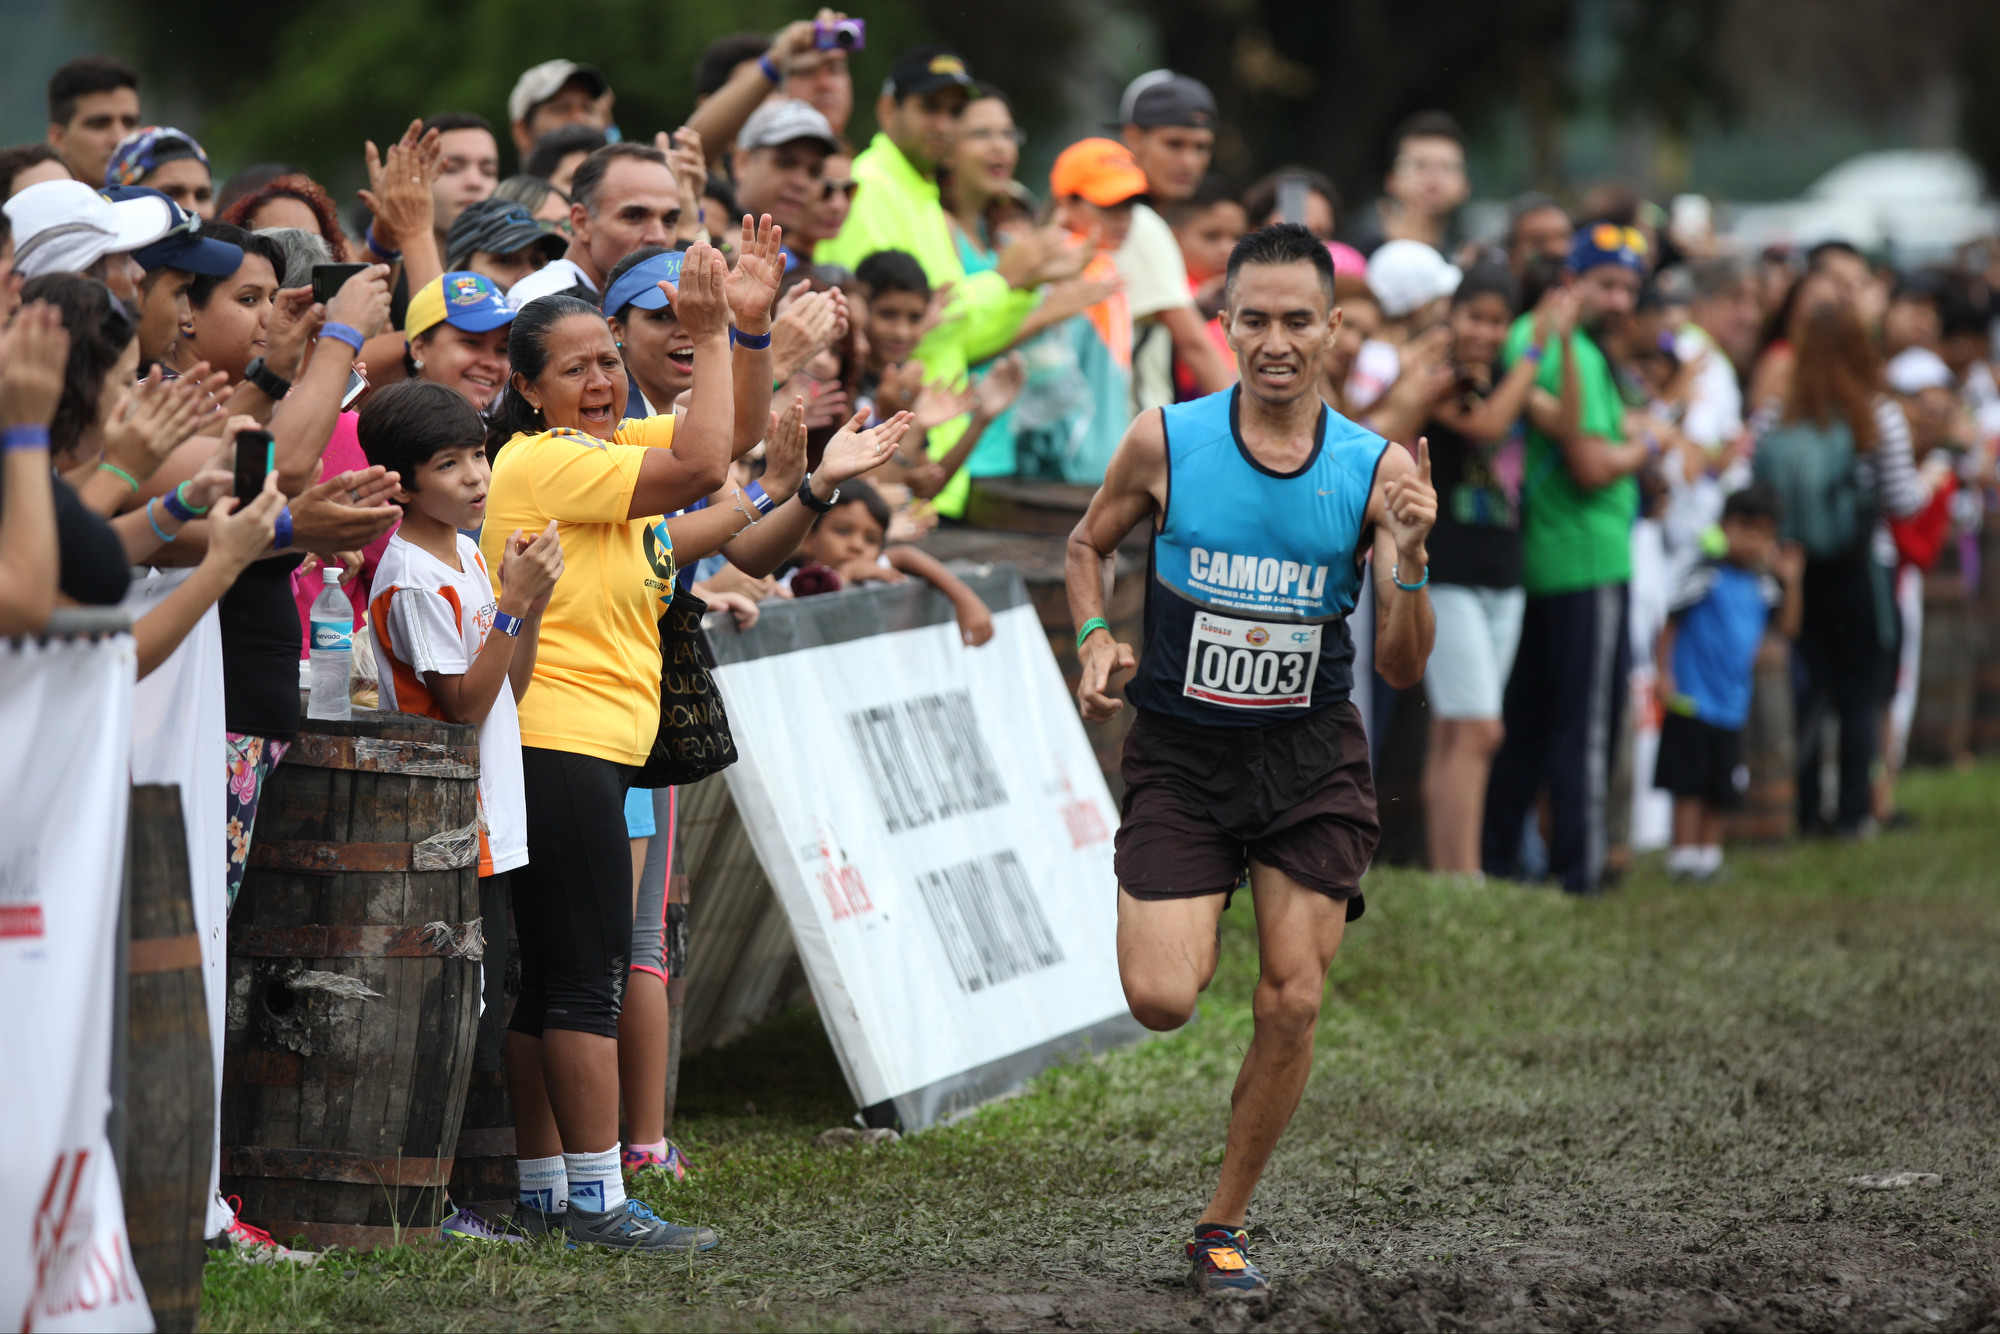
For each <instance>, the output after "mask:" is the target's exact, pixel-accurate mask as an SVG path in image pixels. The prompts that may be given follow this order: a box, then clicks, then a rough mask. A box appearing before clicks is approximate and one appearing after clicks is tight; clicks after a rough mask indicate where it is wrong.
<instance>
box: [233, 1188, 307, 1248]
mask: <svg viewBox="0 0 2000 1334" xmlns="http://www.w3.org/2000/svg"><path fill="white" fill-rule="evenodd" d="M222 1236H223V1239H224V1241H225V1243H226V1244H227V1246H228V1249H229V1250H230V1252H231V1253H232V1254H234V1255H235V1256H236V1257H237V1258H238V1259H242V1260H248V1261H249V1262H250V1263H251V1264H258V1265H269V1264H295V1265H316V1264H318V1263H319V1253H318V1252H317V1251H295V1250H293V1249H292V1248H291V1247H289V1246H284V1245H280V1244H279V1242H278V1239H277V1238H276V1237H273V1236H272V1235H271V1234H270V1233H268V1232H266V1231H265V1230H264V1229H263V1228H261V1227H252V1226H250V1224H248V1223H246V1222H244V1221H243V1197H242V1196H241V1195H231V1196H230V1197H229V1227H228V1230H227V1231H225V1232H224V1233H223V1234H222Z"/></svg>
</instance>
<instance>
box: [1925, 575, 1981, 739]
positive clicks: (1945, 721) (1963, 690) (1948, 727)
mask: <svg viewBox="0 0 2000 1334" xmlns="http://www.w3.org/2000/svg"><path fill="white" fill-rule="evenodd" d="M1957 564H1958V562H1957V559H1956V549H1955V548H1950V549H1947V551H1946V553H1945V558H1944V559H1943V560H1941V561H1939V562H1938V568H1937V569H1935V570H1932V571H1931V572H1930V573H1929V574H1927V575H1925V576H1924V634H1923V640H1924V646H1923V659H1922V661H1921V662H1920V663H1919V664H1918V671H1917V712H1916V717H1915V718H1914V719H1913V720H1912V721H1911V723H1910V747H1909V760H1908V762H1909V763H1910V764H1957V763H1959V762H1960V761H1962V760H1965V759H1967V758H1968V757H1969V756H1970V755H1971V753H1972V704H1973V671H1974V668H1975V666H1976V664H1977V662H1978V659H1979V646H1978V644H1977V643H1976V642H1975V639H1974V635H1975V633H1976V629H1975V626H1974V624H1973V619H1972V605H1971V604H1970V603H1969V602H1968V601H1967V600H1966V596H1965V581H1964V579H1963V578H1962V577H1961V576H1960V574H1959V572H1958V569H1957Z"/></svg>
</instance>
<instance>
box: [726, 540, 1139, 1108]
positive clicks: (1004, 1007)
mask: <svg viewBox="0 0 2000 1334" xmlns="http://www.w3.org/2000/svg"><path fill="white" fill-rule="evenodd" d="M971 582H973V584H974V586H975V587H977V588H978V589H979V591H980V592H981V594H982V596H984V597H986V599H987V601H988V604H989V605H990V606H991V607H992V608H993V613H994V615H993V625H994V635H993V639H992V641H991V642H990V643H988V644H986V645H984V646H983V647H980V648H976V649H971V648H966V647H964V646H963V645H962V644H961V643H960V642H959V632H958V627H957V626H956V625H955V624H954V623H953V622H952V620H951V617H950V613H949V607H948V605H947V604H946V603H945V601H944V599H943V598H942V596H940V595H939V594H937V593H935V592H933V591H931V590H930V589H929V588H928V587H927V586H925V585H921V584H914V585H910V586H904V587H897V588H885V589H876V590H868V591H865V592H853V593H842V594H840V595H839V596H837V597H817V598H802V599H800V600H798V601H797V602H795V603H789V604H772V603H766V604H765V620H764V622H762V623H760V624H759V625H758V626H757V627H756V628H754V629H753V630H751V631H750V632H749V633H747V634H741V635H739V634H737V633H735V632H734V631H733V630H730V629H727V628H719V629H716V630H714V631H712V632H711V634H710V638H711V640H712V641H713V642H714V644H715V647H716V652H717V655H718V657H719V658H720V660H721V661H722V663H723V665H722V666H721V667H720V668H719V669H718V671H717V673H716V676H717V680H718V682H719V684H720V686H721V689H722V692H723V696H724V700H725V703H726V705H727V707H728V710H729V720H730V726H731V730H732V732H733V733H734V735H735V738H736V744H737V748H738V750H739V752H740V753H741V756H742V758H741V759H740V760H739V761H738V763H737V764H736V765H735V766H734V767H732V768H730V769H729V770H727V774H728V778H729V789H730V793H731V795H732V796H733V797H734V798H735V800H736V804H737V807H738V809H739V810H740V811H741V813H742V818H743V823H744V826H745V828H746V829H747V830H748V832H749V836H750V838H751V841H752V843H753V845H754V846H755V848H756V850H757V855H758V859H759V861H760V862H762V864H763V867H764V870H765V873H766V874H767V875H768V876H769V877H770V880H771V884H772V885H773V887H774V888H775V889H776V890H777V893H778V897H779V899H780V901H781V902H782V903H783V904H784V907H785V911H786V913H787V915H788V916H789V917H790V919H791V924H792V930H793V933H794V935H795V936H796V937H797V940H798V946H799V953H800V955H801V957H802V958H803V960H804V962H805V968H806V975H807V977H808V978H809V980H810V981H811V983H812V988H813V994H814V996H815V997H816V998H817V1000H818V1002H819V1007H820V1014H821V1017H822V1018H823V1019H824V1021H825V1023H826V1026H827V1030H828V1032H829V1033H830V1034H831V1036H832V1038H833V1045H834V1049H835V1051H836V1052H837V1053H838V1054H839V1056H840V1060H841V1064H842V1067H843V1069H844V1070H845V1072H846V1074H847V1080H848V1084H849V1086H850V1087H851V1088H852V1089H853V1091H854V1095H855V1099H856V1101H858V1102H859V1103H861V1104H862V1105H863V1107H865V1108H870V1109H871V1116H870V1120H871V1121H873V1122H878V1123H886V1122H887V1120H888V1116H889V1113H890V1111H891V1110H893V1112H894V1114H895V1116H896V1118H897V1119H898V1120H899V1121H900V1123H901V1124H902V1125H903V1127H904V1128H905V1129H917V1128H920V1127H922V1126H925V1125H929V1124H932V1123H934V1122H935V1121H937V1120H939V1119H942V1118H944V1117H948V1116H951V1115H953V1114H955V1113H957V1112H960V1111H963V1110H966V1109H968V1108H970V1107H972V1106H976V1105H978V1104H979V1103H980V1102H983V1101H985V1100H987V1099H989V1098H992V1097H995V1096H997V1095H999V1094H1001V1093H1004V1092H1006V1091H1008V1090H1009V1089H1011V1088H1014V1087H1018V1086H1019V1085H1020V1084H1021V1083H1022V1082H1023V1081H1025V1080H1026V1079H1027V1078H1029V1077H1030V1076H1032V1075H1033V1074H1034V1073H1035V1072H1036V1071H1037V1070H1040V1069H1042V1068H1043V1067H1045V1066H1047V1065H1048V1064H1050V1063H1051V1062H1053V1061H1055V1060H1058V1059H1060V1058H1061V1057H1062V1056H1064V1055H1065V1054H1067V1053H1069V1052H1073V1051H1077V1050H1081V1049H1084V1048H1087V1047H1097V1048H1102V1047H1104V1046H1108V1045H1111V1044H1113V1043H1116V1042H1120V1041H1126V1040H1129V1039H1130V1038H1132V1037H1134V1036H1137V1035H1138V1033H1139V1032H1140V1030H1139V1028H1138V1025H1137V1024H1136V1022H1135V1021H1133V1020H1132V1019H1131V1017H1130V1016H1129V1014H1128V1013H1127V1011H1126V1007H1125V999H1124V994H1123V992H1122V990H1121V989H1120V987H1119V983H1118V964H1117V956H1116V952H1115V932H1116V924H1117V878H1116V876H1115V874H1114V873H1113V871H1112V867H1111V836H1112V831H1113V830H1115V829H1116V828H1117V825H1118V811H1117V807H1116V806H1115V805H1114V804H1113V802H1112V800H1111V795H1110V793H1109V792H1108V791H1107V790H1106V788H1105V785H1104V779H1103V776H1102V775H1101V774H1100V773H1099V772H1098V768H1097V761H1096V758H1095V756H1094V755H1093V754H1092V753H1091V749H1090V745H1089V743H1088V741H1087V740H1086V739H1085V736H1084V732H1083V726H1082V724H1081V723H1080V722H1079V721H1078V719H1077V714H1076V706H1075V704H1074V703H1073V702H1072V701H1071V699H1070V696H1069V691H1068V689H1067V687H1066V686H1065V685H1064V684H1063V679H1062V673H1061V671H1060V670H1059V669H1058V668H1057V666H1056V662H1055V657H1054V655H1053V654H1052V653H1051V652H1050V651H1049V645H1048V640H1047V638H1046V637H1045V636H1044V634H1043V632H1042V628H1041V626H1040V624H1039V623H1038V622H1037V620H1036V617H1035V610H1034V608H1033V606H1031V605H1029V603H1028V600H1027V595H1026V590H1025V589H1024V588H1023V586H1022V584H1021V582H1020V579H1019V578H1018V576H1016V575H1014V574H1013V573H1012V572H1011V571H1006V572H1004V573H998V574H991V575H986V576H983V577H978V578H975V579H973V580H971ZM891 626H897V627H911V628H897V629H894V630H891V629H890V628H889V627H891Z"/></svg>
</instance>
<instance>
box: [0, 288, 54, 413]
mask: <svg viewBox="0 0 2000 1334" xmlns="http://www.w3.org/2000/svg"><path fill="white" fill-rule="evenodd" d="M5 347H6V351H5V361H4V363H0V426H29V425H38V426H46V425H47V424H48V423H49V422H51V421H52V420H54V418H55V415H56V405H57V404H59V403H60V402H62V392H63V378H64V372H65V370H66V368H67V367H68V365H69V330H68V329H66V328H64V327H63V322H62V311H61V310H59V309H57V308H56V307H55V306H53V305H51V304H50V303H49V302H47V301H31V302H29V303H28V304H27V305H25V306H23V307H21V309H20V310H19V311H18V312H17V313H16V314H15V316H14V322H13V324H12V325H10V326H9V327H8V329H7V338H6V345H5Z"/></svg>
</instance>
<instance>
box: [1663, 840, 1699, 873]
mask: <svg viewBox="0 0 2000 1334" xmlns="http://www.w3.org/2000/svg"><path fill="white" fill-rule="evenodd" d="M1701 853H1702V850H1701V849H1700V848H1698V847H1695V846H1693V845H1692V844H1679V843H1676V844H1675V845H1674V846H1673V847H1671V848H1668V849H1667V874H1669V875H1698V874H1700V872H1701V869H1702V865H1703V863H1702V855H1701Z"/></svg>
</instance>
